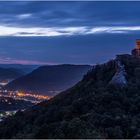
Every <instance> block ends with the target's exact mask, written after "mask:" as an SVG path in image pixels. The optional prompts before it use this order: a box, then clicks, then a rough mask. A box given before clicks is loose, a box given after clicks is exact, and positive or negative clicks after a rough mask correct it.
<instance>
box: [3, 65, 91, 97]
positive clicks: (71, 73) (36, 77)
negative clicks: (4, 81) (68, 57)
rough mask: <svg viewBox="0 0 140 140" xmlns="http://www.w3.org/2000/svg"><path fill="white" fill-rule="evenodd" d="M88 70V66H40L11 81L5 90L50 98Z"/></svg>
mask: <svg viewBox="0 0 140 140" xmlns="http://www.w3.org/2000/svg"><path fill="white" fill-rule="evenodd" d="M90 68H91V66H89V65H56V66H41V67H39V68H38V69H36V70H34V71H33V72H31V73H29V74H27V75H25V76H22V77H20V78H18V79H16V80H14V81H12V82H11V83H9V84H8V85H6V87H5V88H6V89H10V90H22V91H31V92H35V93H41V94H47V95H50V96H52V95H54V93H55V92H60V91H62V90H65V89H67V88H69V87H71V86H73V85H74V84H76V83H77V82H78V81H80V80H81V79H82V77H83V75H84V74H86V73H87V71H88V70H89V69H90Z"/></svg>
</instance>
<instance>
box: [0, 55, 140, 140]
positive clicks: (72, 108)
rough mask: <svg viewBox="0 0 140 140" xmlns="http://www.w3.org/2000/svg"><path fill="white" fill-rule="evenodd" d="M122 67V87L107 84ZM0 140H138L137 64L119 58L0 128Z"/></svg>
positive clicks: (139, 91)
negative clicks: (123, 82) (76, 139)
mask: <svg viewBox="0 0 140 140" xmlns="http://www.w3.org/2000/svg"><path fill="white" fill-rule="evenodd" d="M117 61H120V62H121V63H122V64H123V65H124V66H125V71H126V79H127V85H126V86H123V87H122V86H118V85H115V84H109V83H110V80H111V79H112V77H113V75H114V74H115V73H116V71H117V65H116V62H117ZM0 138H102V139H103V138H127V139H128V138H140V59H139V58H136V57H133V56H131V55H119V56H117V57H116V59H114V60H111V61H109V62H107V63H105V64H101V65H96V66H94V67H93V69H92V70H90V71H89V72H88V73H87V74H86V75H85V76H84V77H83V80H81V81H80V82H79V83H77V84H76V85H75V86H74V87H72V88H70V89H68V90H66V91H64V92H62V93H60V94H59V95H57V96H55V97H54V98H52V99H50V100H49V101H47V102H46V101H44V102H42V103H40V104H38V105H36V106H33V107H32V108H31V109H28V110H26V111H18V112H17V113H16V114H15V116H12V117H9V118H7V119H6V120H5V121H3V122H1V123H0Z"/></svg>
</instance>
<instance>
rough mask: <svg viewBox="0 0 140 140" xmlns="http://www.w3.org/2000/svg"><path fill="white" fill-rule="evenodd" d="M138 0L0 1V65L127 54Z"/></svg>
mask: <svg viewBox="0 0 140 140" xmlns="http://www.w3.org/2000/svg"><path fill="white" fill-rule="evenodd" d="M139 7H140V2H138V1H137V2H121V1H120V2H115V1H114V2H99V1H98V2H95V1H90V2H84V1H83V2H78V1H77V2H74V1H73V2H64V1H63V2H49V1H48V2H47V1H46V2H45V1H42V2H36V1H34V2H33V1H31V2H30V1H25V2H13V1H11V2H0V63H20V64H62V63H70V64H96V63H102V62H105V61H107V60H108V59H111V58H114V57H115V55H116V54H122V53H130V51H131V49H132V48H133V47H134V46H135V39H138V38H140V8H139Z"/></svg>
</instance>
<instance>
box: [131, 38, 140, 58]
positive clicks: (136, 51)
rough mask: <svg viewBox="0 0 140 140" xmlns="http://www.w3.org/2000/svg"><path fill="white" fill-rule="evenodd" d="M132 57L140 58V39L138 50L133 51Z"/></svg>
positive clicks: (137, 42) (137, 44) (138, 40)
mask: <svg viewBox="0 0 140 140" xmlns="http://www.w3.org/2000/svg"><path fill="white" fill-rule="evenodd" d="M131 53H132V55H134V56H136V57H140V39H137V40H136V48H135V49H133V50H132V52H131Z"/></svg>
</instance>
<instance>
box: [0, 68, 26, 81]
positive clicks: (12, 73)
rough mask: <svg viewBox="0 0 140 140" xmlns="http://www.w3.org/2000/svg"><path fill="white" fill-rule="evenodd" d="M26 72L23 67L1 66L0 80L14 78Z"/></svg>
mask: <svg viewBox="0 0 140 140" xmlns="http://www.w3.org/2000/svg"><path fill="white" fill-rule="evenodd" d="M24 74H25V72H24V71H22V70H21V69H16V68H1V67H0V81H2V80H13V79H16V78H18V77H20V76H23V75H24Z"/></svg>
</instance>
